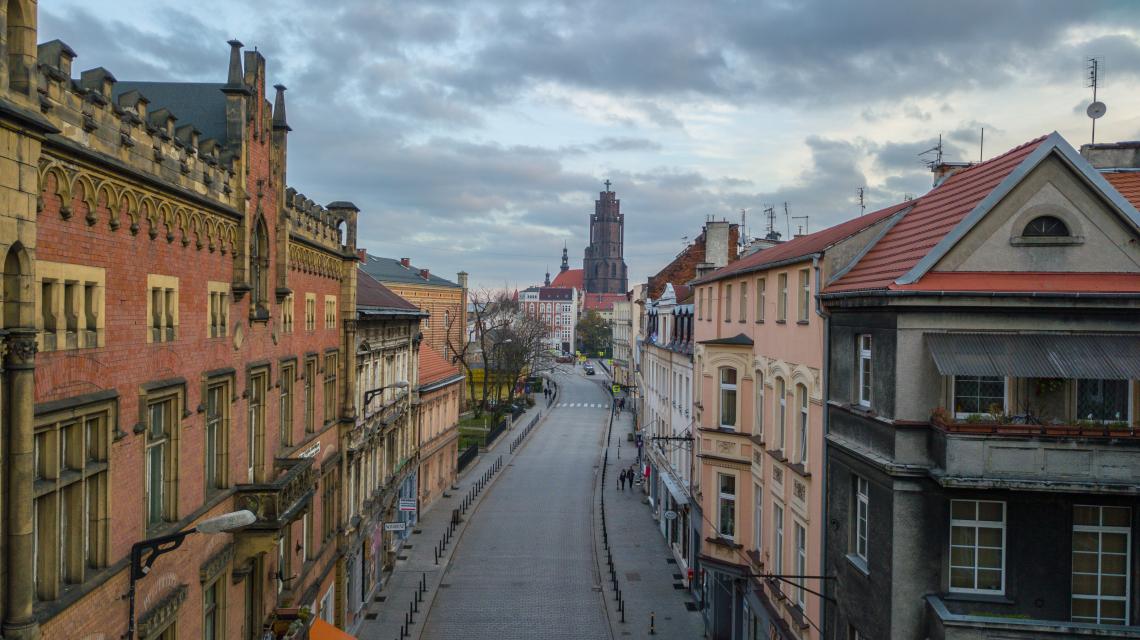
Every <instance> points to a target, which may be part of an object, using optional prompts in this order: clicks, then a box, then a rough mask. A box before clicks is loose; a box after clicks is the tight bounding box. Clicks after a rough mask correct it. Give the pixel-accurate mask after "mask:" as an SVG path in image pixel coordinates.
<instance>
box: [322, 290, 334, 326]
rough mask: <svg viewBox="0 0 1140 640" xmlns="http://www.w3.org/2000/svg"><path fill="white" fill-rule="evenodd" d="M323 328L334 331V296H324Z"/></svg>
mask: <svg viewBox="0 0 1140 640" xmlns="http://www.w3.org/2000/svg"><path fill="white" fill-rule="evenodd" d="M325 328H326V329H336V296H325Z"/></svg>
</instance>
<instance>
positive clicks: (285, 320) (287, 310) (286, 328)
mask: <svg viewBox="0 0 1140 640" xmlns="http://www.w3.org/2000/svg"><path fill="white" fill-rule="evenodd" d="M295 303H296V299H295V298H294V297H293V294H291V293H290V294H289V295H287V296H285V299H284V300H282V301H281V333H293V307H294V306H295Z"/></svg>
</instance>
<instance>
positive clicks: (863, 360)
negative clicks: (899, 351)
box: [857, 333, 871, 407]
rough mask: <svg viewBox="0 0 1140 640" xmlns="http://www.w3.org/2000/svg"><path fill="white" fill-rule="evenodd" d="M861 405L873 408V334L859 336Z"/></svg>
mask: <svg viewBox="0 0 1140 640" xmlns="http://www.w3.org/2000/svg"><path fill="white" fill-rule="evenodd" d="M857 343H858V344H857V346H858V350H859V404H860V405H861V406H864V407H870V406H871V334H869V333H862V334H859V337H858V339H857Z"/></svg>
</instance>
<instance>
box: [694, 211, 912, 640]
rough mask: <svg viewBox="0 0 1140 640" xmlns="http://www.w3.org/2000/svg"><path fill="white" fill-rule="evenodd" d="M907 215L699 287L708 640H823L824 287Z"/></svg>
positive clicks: (839, 233)
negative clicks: (818, 297)
mask: <svg viewBox="0 0 1140 640" xmlns="http://www.w3.org/2000/svg"><path fill="white" fill-rule="evenodd" d="M896 212H897V211H896V210H895V209H888V210H884V211H880V212H876V213H873V214H868V215H866V216H862V217H860V218H856V219H854V220H850V221H848V222H845V223H843V224H840V225H837V226H834V227H831V228H829V229H825V230H823V231H819V232H817V233H813V234H810V235H806V236H799V237H796V238H794V239H793V240H790V241H788V242H785V243H783V244H780V245H777V246H775V247H772V248H769V249H765V250H763V251H760V252H758V253H754V254H752V255H749V256H746V257H744V258H741V259H740V260H738V261H736V262H733V263H732V264H730V265H728V266H727V267H724V268H721V269H719V270H717V271H714V272H712V273H710V274H708V275H705V276H703V277H700V278H698V279H697V280H695V281H694V282H693V283H692V284H693V287H694V290H695V305H696V312H695V318H696V319H695V322H694V324H695V339H696V343H697V346H696V350H695V365H694V367H695V370H694V380H695V387H696V388H695V391H694V397H695V399H696V402H695V403H694V418H695V421H696V424H697V425H698V433H697V436H698V438H697V458H696V460H695V471H694V480H695V482H696V484H695V486H694V488H693V494H694V498H695V499H696V500H697V501H698V502H699V504H700V508H701V518H702V528H701V536H700V545H701V549H700V554H699V555H698V557H697V561H698V566H699V568H700V572H699V577H700V579H701V580H702V581H703V590H704V598H705V602H706V603H707V606H706V608H705V609H704V615H705V622H706V628H707V629H708V631H709V637H711V638H717V639H720V638H724V639H729V638H740V637H744V638H758V637H763V638H812V639H815V638H819V637H820V632H819V626H820V624H821V621H822V618H823V603H822V600H821V598H819V597H818V596H817V595H815V594H813V592H816V593H820V592H823V591H824V590H825V589H824V585H823V584H822V580H819V579H804V578H798V577H785V578H782V579H776V578H764V577H761V575H762V574H763V575H766V576H770V575H782V576H819V575H821V573H822V565H823V563H822V556H823V535H822V534H823V526H824V523H823V508H824V504H823V490H824V487H823V468H824V467H823V460H822V459H823V448H824V433H823V398H824V395H823V394H824V388H823V386H824V381H823V370H824V318H823V317H822V316H821V314H820V311H819V308H818V307H817V305H816V293H817V292H818V290H819V284H820V282H821V281H822V282H826V281H827V279H828V278H830V277H832V276H833V275H835V274H837V273H840V272H841V271H842V270H844V269H845V267H846V266H847V265H848V263H850V262H851V261H852V260H853V259H854V258H855V256H857V255H858V254H859V252H860V250H861V249H862V248H863V247H865V246H867V245H868V244H869V243H870V242H871V241H872V240H873V239H874V238H875V237H876V236H877V235H878V234H879V233H881V232H882V230H883V228H884V227H885V226H886V225H887V224H889V221H890V220H892V219H893V218H892V216H893V214H894V213H896Z"/></svg>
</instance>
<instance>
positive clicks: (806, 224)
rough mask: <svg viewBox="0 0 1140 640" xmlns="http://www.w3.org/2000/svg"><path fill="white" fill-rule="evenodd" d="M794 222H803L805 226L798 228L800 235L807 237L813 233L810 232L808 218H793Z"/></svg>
mask: <svg viewBox="0 0 1140 640" xmlns="http://www.w3.org/2000/svg"><path fill="white" fill-rule="evenodd" d="M792 220H803V221H804V226H802V227H797V228H798V229H799V231H800V233H802V234H803V235H807V234H809V233H811V231H809V230H808V217H807V216H792Z"/></svg>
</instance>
